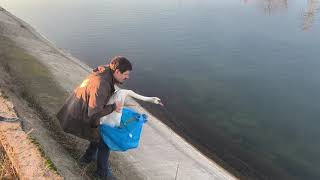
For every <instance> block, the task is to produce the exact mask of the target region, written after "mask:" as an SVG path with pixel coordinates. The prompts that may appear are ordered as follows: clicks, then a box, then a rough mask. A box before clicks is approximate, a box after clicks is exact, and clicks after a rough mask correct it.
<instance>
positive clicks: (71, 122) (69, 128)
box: [57, 56, 132, 177]
mask: <svg viewBox="0 0 320 180" xmlns="http://www.w3.org/2000/svg"><path fill="white" fill-rule="evenodd" d="M131 70H132V65H131V63H130V62H129V61H128V60H127V59H126V58H125V57H121V56H116V57H114V58H113V59H112V60H111V62H110V64H109V65H108V66H99V67H98V68H96V69H94V70H93V72H92V73H91V74H90V75H89V76H88V77H87V78H86V79H85V80H84V81H83V82H82V83H81V85H80V86H78V87H77V88H76V89H75V90H74V92H73V93H72V94H71V95H70V96H69V97H68V99H67V100H66V102H65V104H64V105H63V107H62V108H61V110H60V111H59V112H58V114H57V118H58V119H59V122H60V125H61V127H62V128H63V130H64V131H65V132H67V133H70V134H73V135H75V136H78V137H81V138H84V139H87V140H89V141H90V145H89V147H88V149H87V150H86V153H85V154H84V155H83V156H82V157H81V159H80V163H81V164H87V163H89V162H91V161H92V160H94V159H95V156H96V153H97V151H98V164H97V175H98V176H102V177H106V176H107V175H108V165H107V161H108V157H109V153H110V151H109V148H108V147H107V145H106V144H105V143H104V142H103V141H102V139H101V137H100V135H99V130H98V126H99V119H100V118H101V117H103V116H105V115H107V114H110V113H111V112H112V111H114V110H115V111H118V112H120V111H121V108H122V107H121V103H120V102H116V103H115V104H110V105H107V102H108V100H109V98H110V97H111V96H112V94H113V93H114V91H115V88H114V84H116V83H119V84H121V83H123V82H124V81H125V80H127V79H128V78H129V74H130V72H131Z"/></svg>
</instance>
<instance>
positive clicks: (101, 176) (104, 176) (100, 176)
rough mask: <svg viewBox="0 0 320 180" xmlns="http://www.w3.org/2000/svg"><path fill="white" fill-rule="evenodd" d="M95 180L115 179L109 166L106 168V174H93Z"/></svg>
mask: <svg viewBox="0 0 320 180" xmlns="http://www.w3.org/2000/svg"><path fill="white" fill-rule="evenodd" d="M94 177H95V179H97V180H98V179H99V180H100V179H101V180H116V178H115V177H114V176H113V175H112V169H111V167H110V166H108V172H107V173H101V172H98V171H96V172H95V173H94Z"/></svg>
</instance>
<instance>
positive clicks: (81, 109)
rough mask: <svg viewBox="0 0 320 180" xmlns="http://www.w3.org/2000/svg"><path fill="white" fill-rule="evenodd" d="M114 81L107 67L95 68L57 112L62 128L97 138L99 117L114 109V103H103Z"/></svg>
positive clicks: (90, 139)
mask: <svg viewBox="0 0 320 180" xmlns="http://www.w3.org/2000/svg"><path fill="white" fill-rule="evenodd" d="M114 83H115V79H114V78H113V75H112V72H111V71H110V69H109V68H108V67H107V68H104V67H100V68H96V69H95V70H94V72H93V73H91V74H90V75H89V76H88V77H87V78H86V79H85V80H84V81H83V82H82V84H81V85H80V86H78V87H77V88H76V89H75V90H74V92H73V93H72V94H71V95H70V96H69V97H68V99H67V100H66V102H65V104H64V105H63V107H62V108H61V110H60V111H59V112H58V114H57V118H58V119H59V121H60V125H61V127H62V128H63V130H64V131H65V132H67V133H71V134H73V135H75V136H78V137H81V138H84V139H87V140H89V141H95V142H98V141H99V137H100V136H99V131H98V128H97V127H98V125H99V119H100V118H101V117H102V116H105V115H107V114H110V113H111V112H112V111H113V110H114V109H115V104H112V105H106V104H107V102H108V101H109V98H110V97H111V95H112V94H113V93H114V90H115V89H114Z"/></svg>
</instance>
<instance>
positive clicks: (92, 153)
mask: <svg viewBox="0 0 320 180" xmlns="http://www.w3.org/2000/svg"><path fill="white" fill-rule="evenodd" d="M98 146H99V143H98V142H90V144H89V146H88V148H87V150H86V152H85V153H84V155H83V156H82V157H81V158H80V164H81V165H85V164H88V163H90V162H91V161H93V160H96V155H97V150H98Z"/></svg>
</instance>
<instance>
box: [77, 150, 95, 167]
mask: <svg viewBox="0 0 320 180" xmlns="http://www.w3.org/2000/svg"><path fill="white" fill-rule="evenodd" d="M95 160H97V153H95V154H94V155H92V156H88V155H87V154H84V155H83V156H82V157H81V158H80V160H79V164H80V165H81V166H85V165H87V164H89V163H91V161H95Z"/></svg>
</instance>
